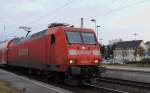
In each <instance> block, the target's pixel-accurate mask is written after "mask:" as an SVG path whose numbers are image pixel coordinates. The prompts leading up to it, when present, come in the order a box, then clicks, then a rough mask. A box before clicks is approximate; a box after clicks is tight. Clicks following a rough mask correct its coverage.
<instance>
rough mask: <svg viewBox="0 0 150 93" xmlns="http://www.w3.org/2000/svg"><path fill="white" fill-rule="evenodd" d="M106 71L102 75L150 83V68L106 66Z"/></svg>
mask: <svg viewBox="0 0 150 93" xmlns="http://www.w3.org/2000/svg"><path fill="white" fill-rule="evenodd" d="M105 67H106V72H105V73H103V74H102V77H108V78H116V79H123V80H130V81H136V82H144V83H150V68H142V67H123V66H105Z"/></svg>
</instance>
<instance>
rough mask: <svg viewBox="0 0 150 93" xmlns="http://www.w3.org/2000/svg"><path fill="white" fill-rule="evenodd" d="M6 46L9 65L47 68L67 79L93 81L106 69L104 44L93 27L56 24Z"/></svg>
mask: <svg viewBox="0 0 150 93" xmlns="http://www.w3.org/2000/svg"><path fill="white" fill-rule="evenodd" d="M6 46H7V49H6V51H5V56H6V57H5V58H6V62H5V63H6V65H10V66H11V65H12V66H19V67H25V68H29V69H30V70H31V69H34V70H40V71H45V72H48V73H49V75H54V76H56V78H59V77H61V79H65V81H68V80H69V81H70V80H74V81H80V82H82V81H91V80H92V79H94V78H95V76H97V75H98V74H100V73H101V71H102V70H101V68H100V67H99V65H100V62H101V59H102V57H101V55H100V46H99V43H98V42H97V39H96V37H95V33H94V31H93V30H91V29H84V28H74V27H67V26H65V25H63V24H52V25H51V26H49V28H48V29H46V30H43V31H41V32H38V33H35V34H32V35H31V36H28V37H25V38H15V39H13V40H11V41H9V43H7V45H6ZM0 51H3V50H2V49H0ZM0 55H3V53H2V52H0ZM0 58H1V59H3V58H2V57H1V56H0ZM0 62H1V63H2V62H3V61H1V60H0Z"/></svg>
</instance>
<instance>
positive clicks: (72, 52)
mask: <svg viewBox="0 0 150 93" xmlns="http://www.w3.org/2000/svg"><path fill="white" fill-rule="evenodd" d="M68 54H69V55H77V51H76V50H69V51H68Z"/></svg>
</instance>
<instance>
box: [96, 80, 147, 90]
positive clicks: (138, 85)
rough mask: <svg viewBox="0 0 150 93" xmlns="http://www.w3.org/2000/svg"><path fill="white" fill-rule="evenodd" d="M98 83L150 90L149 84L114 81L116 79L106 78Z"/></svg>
mask: <svg viewBox="0 0 150 93" xmlns="http://www.w3.org/2000/svg"><path fill="white" fill-rule="evenodd" d="M98 82H107V83H112V84H119V85H124V86H128V87H137V88H142V89H150V84H149V83H143V82H136V81H128V80H121V79H114V78H106V77H105V78H99V79H98Z"/></svg>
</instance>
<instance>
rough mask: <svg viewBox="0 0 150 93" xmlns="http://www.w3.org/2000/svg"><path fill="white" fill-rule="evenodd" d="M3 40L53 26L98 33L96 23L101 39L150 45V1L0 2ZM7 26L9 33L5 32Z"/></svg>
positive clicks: (28, 0) (71, 0) (38, 0)
mask: <svg viewBox="0 0 150 93" xmlns="http://www.w3.org/2000/svg"><path fill="white" fill-rule="evenodd" d="M0 2H1V3H0V37H1V38H0V40H4V39H7V38H12V37H15V36H19V37H20V36H25V34H26V33H25V31H23V30H21V29H18V27H19V26H30V27H32V33H35V32H38V31H40V30H43V29H46V28H47V25H48V24H50V23H52V22H64V23H69V24H73V25H75V26H77V27H80V18H81V17H83V18H84V27H86V28H92V29H94V23H93V22H91V21H90V20H91V19H96V21H97V22H96V23H97V25H100V26H101V28H99V39H100V38H102V39H103V40H102V43H103V44H108V40H112V39H115V38H122V39H123V40H125V41H126V40H133V39H134V35H133V34H135V33H137V39H142V40H144V41H148V40H149V41H150V0H0ZM4 25H5V32H4Z"/></svg>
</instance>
